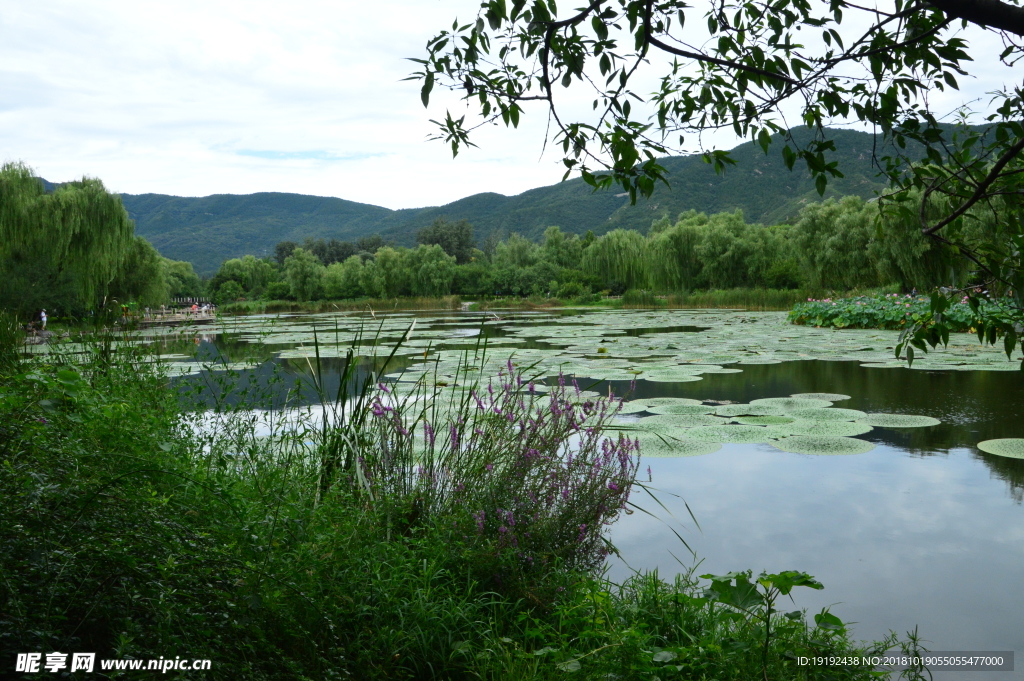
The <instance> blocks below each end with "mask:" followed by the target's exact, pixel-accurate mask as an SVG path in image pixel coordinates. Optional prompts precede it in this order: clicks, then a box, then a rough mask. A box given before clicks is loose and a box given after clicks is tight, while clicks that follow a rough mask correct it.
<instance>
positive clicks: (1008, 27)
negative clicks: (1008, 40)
mask: <svg viewBox="0 0 1024 681" xmlns="http://www.w3.org/2000/svg"><path fill="white" fill-rule="evenodd" d="M927 3H928V4H929V5H931V6H932V7H934V8H935V9H938V10H942V11H943V12H944V13H945V14H946V15H947V16H951V17H955V18H957V19H963V20H964V21H969V22H970V23H972V24H978V25H980V26H987V27H990V28H997V29H999V30H1001V31H1008V32H1010V33H1015V34H1016V35H1019V36H1024V7H1017V6H1015V5H1010V4H1008V3H1005V2H1002V0H927Z"/></svg>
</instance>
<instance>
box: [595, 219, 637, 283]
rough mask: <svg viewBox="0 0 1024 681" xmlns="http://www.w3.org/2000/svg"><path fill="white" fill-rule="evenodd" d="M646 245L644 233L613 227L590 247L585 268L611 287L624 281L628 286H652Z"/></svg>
mask: <svg viewBox="0 0 1024 681" xmlns="http://www.w3.org/2000/svg"><path fill="white" fill-rule="evenodd" d="M645 246H646V240H645V239H644V236H643V235H642V234H640V232H637V231H634V230H628V229H615V230H612V231H611V232H608V233H607V234H605V235H604V236H601V237H598V238H597V240H596V241H594V243H592V244H591V245H590V247H589V248H587V251H586V254H585V255H584V257H583V267H584V268H585V269H587V270H589V271H591V272H594V273H595V274H597V275H598V276H600V277H602V278H603V279H604V281H605V282H606V284H608V285H609V286H610V285H611V284H612V283H613V282H621V283H622V284H623V285H624V286H625V287H626V288H644V287H646V286H648V276H647V267H646V266H645V263H644V259H645V258H644V249H645Z"/></svg>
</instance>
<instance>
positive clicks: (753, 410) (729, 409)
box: [715, 404, 786, 416]
mask: <svg viewBox="0 0 1024 681" xmlns="http://www.w3.org/2000/svg"><path fill="white" fill-rule="evenodd" d="M715 413H716V414H718V415H719V416H785V414H786V411H785V410H784V409H783V408H782V407H777V406H775V405H773V404H723V405H722V406H720V407H716V408H715Z"/></svg>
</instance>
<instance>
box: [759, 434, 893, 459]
mask: <svg viewBox="0 0 1024 681" xmlns="http://www.w3.org/2000/svg"><path fill="white" fill-rule="evenodd" d="M772 446H773V447H775V448H776V449H781V450H782V451H784V452H793V453H794V454H819V455H836V454H864V453H865V452H870V451H871V450H872V449H874V448H875V445H874V443H873V442H867V441H866V440H858V439H857V438H853V437H827V436H822V435H796V436H793V437H787V438H783V439H781V440H777V441H776V442H773V443H772Z"/></svg>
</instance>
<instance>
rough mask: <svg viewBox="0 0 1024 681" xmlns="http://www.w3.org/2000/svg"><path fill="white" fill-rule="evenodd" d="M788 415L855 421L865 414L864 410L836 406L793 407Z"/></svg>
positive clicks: (804, 419) (814, 419) (802, 418)
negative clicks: (822, 407)
mask: <svg viewBox="0 0 1024 681" xmlns="http://www.w3.org/2000/svg"><path fill="white" fill-rule="evenodd" d="M789 415H790V416H792V417H794V418H798V419H801V420H803V421H856V420H857V419H862V418H864V417H865V416H867V414H865V413H864V412H862V411H858V410H856V409H839V408H836V407H831V408H828V407H826V408H824V409H821V408H812V409H794V410H793V411H791V412H789Z"/></svg>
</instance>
